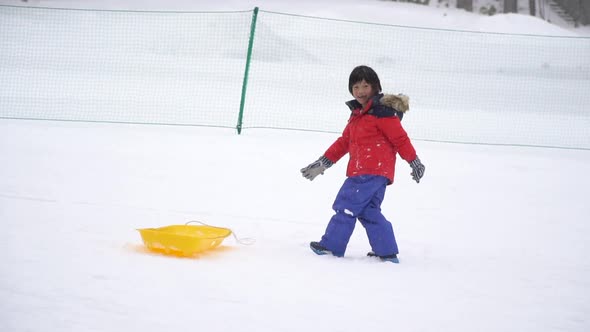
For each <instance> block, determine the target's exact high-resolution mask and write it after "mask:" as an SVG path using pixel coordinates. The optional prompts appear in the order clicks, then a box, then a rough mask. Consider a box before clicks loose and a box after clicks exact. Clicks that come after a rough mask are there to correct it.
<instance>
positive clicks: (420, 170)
mask: <svg viewBox="0 0 590 332" xmlns="http://www.w3.org/2000/svg"><path fill="white" fill-rule="evenodd" d="M410 167H412V173H411V175H412V179H414V181H416V183H420V179H421V178H422V177H423V176H424V170H425V169H426V167H424V165H422V162H421V161H420V158H418V156H416V159H414V160H412V161H410Z"/></svg>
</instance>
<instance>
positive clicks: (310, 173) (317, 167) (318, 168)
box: [301, 156, 334, 181]
mask: <svg viewBox="0 0 590 332" xmlns="http://www.w3.org/2000/svg"><path fill="white" fill-rule="evenodd" d="M332 165H334V163H333V162H331V161H330V159H328V158H326V157H325V156H321V157H320V158H319V159H318V160H316V161H314V162H313V163H311V164H309V165H307V166H306V167H303V168H302V169H301V174H302V175H303V177H304V178H306V179H308V180H309V181H312V180H313V179H315V177H316V176H318V175H320V174H324V171H325V170H327V169H328V168H330V167H331V166H332Z"/></svg>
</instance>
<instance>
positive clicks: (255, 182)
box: [0, 0, 590, 332]
mask: <svg viewBox="0 0 590 332" xmlns="http://www.w3.org/2000/svg"><path fill="white" fill-rule="evenodd" d="M1 3H3V4H6V3H16V1H12V2H10V1H2V2H1ZM37 3H38V4H39V5H44V6H50V5H51V6H57V7H91V8H103V9H115V8H119V9H154V8H158V9H174V10H183V9H191V10H198V9H199V10H200V9H203V10H217V9H219V10H221V9H231V10H239V9H250V8H251V7H252V6H253V5H258V6H260V7H261V8H264V9H266V10H276V11H282V12H293V13H297V14H306V15H315V16H330V17H337V18H344V19H355V20H371V21H381V20H387V19H388V18H391V17H393V18H392V21H388V23H393V24H400V25H419V24H432V25H433V26H436V27H441V28H456V29H469V30H477V31H482V30H488V29H492V28H493V30H494V31H497V32H515V33H526V34H549V35H554V34H559V35H568V36H572V35H575V34H576V32H575V31H572V30H565V29H562V28H558V27H555V26H553V25H550V24H548V23H546V22H543V21H541V20H537V19H534V18H530V17H525V16H520V15H501V16H498V17H496V18H494V17H491V18H488V17H480V16H475V15H471V14H463V13H458V12H456V11H454V10H450V11H448V12H446V15H441V12H440V10H437V9H436V8H422V7H419V6H415V5H410V4H403V3H388V2H382V1H368V0H366V1H362V0H357V1H352V0H345V1H336V0H333V1H321V2H319V1H315V2H312V1H299V2H297V3H296V4H295V2H293V1H286V0H284V1H278V0H277V1H259V2H254V1H224V2H205V1H193V2H189V1H178V2H173V3H170V2H163V1H155V0H153V1H142V2H139V1H137V2H134V1H125V2H123V1H100V2H99V1H73V0H71V1H65V0H63V1H61V0H52V1H49V0H48V1H38V2H37ZM336 3H338V4H341V5H342V7H338V9H335V8H336ZM386 8H394V9H392V11H390V12H388V9H386ZM393 13H396V15H393ZM429 15H431V16H429ZM425 17H426V18H427V21H428V23H427V22H426V19H424V18H425ZM434 17H438V19H434ZM490 20H493V21H495V23H494V24H489V25H488V22H490ZM411 22H414V23H415V24H411ZM0 24H1V23H0ZM0 26H1V25H0ZM0 69H4V68H1V67H0ZM0 72H1V71H0ZM113 78H114V79H116V78H117V76H113ZM344 83H345V82H344ZM19 84H20V83H19ZM113 84H116V82H113ZM339 86H340V85H339ZM2 88H3V89H8V88H6V87H2ZM252 97H253V98H264V97H265V96H263V95H260V96H256V95H255V96H252ZM302 98H305V96H302ZM170 106H171V107H174V105H170ZM580 107H582V108H584V107H586V108H587V107H588V105H580ZM342 112H344V113H345V112H346V109H343V110H342ZM415 120H416V118H412V113H410V114H408V117H407V118H404V122H406V123H411V122H412V121H415ZM342 125H344V123H343V124H342ZM410 135H412V132H410ZM336 138H337V135H335V134H328V133H311V132H298V131H280V130H263V129H248V130H245V131H244V132H243V134H242V135H236V133H235V131H234V130H231V129H219V128H217V129H216V128H204V127H185V126H146V125H131V124H106V123H83V122H46V121H23V120H6V119H4V120H0V174H2V177H0V225H1V226H2V234H3V236H2V239H3V240H2V241H0V261H1V262H2V267H1V268H0V331H10V332H13V331H19V332H20V331H44V332H47V331H49V332H54V331H55V332H57V331H134V330H137V331H163V330H165V331H184V330H206V331H351V332H352V331H365V330H366V331H375V332H378V331H392V330H398V331H453V332H461V331H465V332H467V331H469V332H471V331H494V332H495V331H531V332H533V331H534V332H537V331H580V332H581V331H588V330H589V329H590V318H589V317H590V295H589V294H590V259H589V258H588V256H587V254H586V252H585V251H586V250H587V249H589V245H588V234H589V233H590V224H589V223H588V216H589V215H590V207H589V206H588V204H587V196H588V188H589V187H590V177H589V176H588V174H587V170H588V169H590V151H587V150H563V149H542V148H525V147H500V146H485V145H460V144H445V143H435V142H426V141H420V140H415V141H414V145H415V146H416V148H417V150H418V153H419V155H420V157H421V159H422V160H423V162H424V163H425V165H426V167H427V169H426V175H425V177H424V180H423V181H422V182H421V183H420V184H416V183H414V182H413V181H412V180H411V178H410V175H409V172H410V168H409V167H408V166H407V165H406V164H405V163H404V162H403V161H399V162H398V165H397V175H396V176H397V178H396V182H395V183H394V184H393V185H392V186H390V187H389V188H388V192H387V194H386V198H385V202H384V203H383V206H382V209H383V212H384V214H385V215H386V216H387V217H388V218H389V219H390V220H391V221H392V223H393V225H394V230H395V231H396V236H397V239H398V242H399V246H400V260H401V264H399V265H394V264H389V263H382V262H378V261H374V260H372V259H370V258H367V257H365V254H366V252H367V251H368V250H369V249H370V248H369V246H368V242H367V240H366V236H365V234H364V231H363V229H362V227H361V226H360V225H359V226H358V228H357V229H356V231H355V233H354V234H353V238H352V239H351V242H350V245H349V247H348V251H347V255H346V257H345V258H334V257H325V256H316V255H314V254H313V253H312V252H311V251H310V250H309V249H308V243H309V241H313V240H318V239H319V238H320V236H321V235H322V234H323V231H324V228H325V226H326V224H327V222H328V220H329V218H330V216H331V214H332V211H331V204H332V201H333V199H334V197H335V195H336V193H337V191H338V189H339V187H340V185H341V183H342V181H343V180H344V173H345V166H346V165H345V164H346V160H345V159H343V160H342V161H341V162H340V163H338V164H336V165H335V166H334V167H332V168H331V169H329V170H328V171H327V172H326V174H325V175H323V176H320V177H319V178H317V179H316V180H314V181H313V182H311V183H310V182H309V181H307V180H305V179H303V178H302V177H301V175H300V173H299V169H300V168H301V167H303V166H305V165H307V164H308V163H309V162H311V161H313V160H314V159H315V158H317V157H318V156H319V155H320V154H321V153H322V152H323V151H324V150H325V149H326V148H327V147H328V146H329V144H330V143H331V142H332V141H333V140H334V139H336ZM191 220H198V221H202V222H205V223H208V224H212V225H216V226H223V227H228V228H231V229H232V230H233V231H234V232H235V234H236V235H237V236H238V237H242V238H255V239H256V242H255V243H254V244H253V245H242V244H239V243H237V242H236V240H235V239H233V238H231V237H229V238H227V239H226V240H225V241H224V242H223V244H222V246H221V247H220V248H218V249H216V250H214V251H211V252H208V253H204V254H202V255H201V256H199V257H197V258H190V259H186V258H185V259H181V258H172V257H168V256H163V255H158V254H153V253H150V252H148V251H147V250H146V249H145V248H144V246H143V245H142V242H141V238H140V236H139V233H138V232H137V231H136V229H137V228H144V227H159V226H165V225H170V224H183V223H185V222H188V221H191Z"/></svg>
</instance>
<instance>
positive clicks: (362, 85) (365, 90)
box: [352, 80, 375, 106]
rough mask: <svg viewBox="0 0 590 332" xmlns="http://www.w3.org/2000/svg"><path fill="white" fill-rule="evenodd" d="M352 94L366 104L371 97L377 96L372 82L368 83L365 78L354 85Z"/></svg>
mask: <svg viewBox="0 0 590 332" xmlns="http://www.w3.org/2000/svg"><path fill="white" fill-rule="evenodd" d="M352 95H353V96H354V99H356V101H358V102H359V103H360V104H361V105H363V106H365V105H366V104H367V102H368V101H369V99H371V98H373V96H375V91H373V87H372V86H371V84H369V83H367V82H366V81H365V80H362V81H360V82H356V83H355V84H354V85H353V86H352Z"/></svg>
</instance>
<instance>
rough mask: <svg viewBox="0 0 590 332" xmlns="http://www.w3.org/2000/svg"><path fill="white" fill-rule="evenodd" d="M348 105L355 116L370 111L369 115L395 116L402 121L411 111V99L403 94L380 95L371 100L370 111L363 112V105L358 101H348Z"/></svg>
mask: <svg viewBox="0 0 590 332" xmlns="http://www.w3.org/2000/svg"><path fill="white" fill-rule="evenodd" d="M346 105H348V107H349V108H350V110H351V111H353V114H354V113H355V112H359V110H360V113H364V112H365V111H368V113H369V114H373V115H379V116H386V115H387V114H390V115H395V116H397V117H398V118H399V119H400V120H401V119H402V118H403V117H404V113H406V112H407V111H409V110H410V97H408V96H406V95H404V94H401V93H398V94H396V95H394V94H378V95H376V96H375V97H373V98H372V99H371V106H370V108H369V109H368V110H363V109H362V108H363V107H362V105H361V104H360V103H359V102H358V101H356V99H353V100H350V101H347V102H346ZM355 110H356V111H355ZM357 114H358V113H357Z"/></svg>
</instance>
